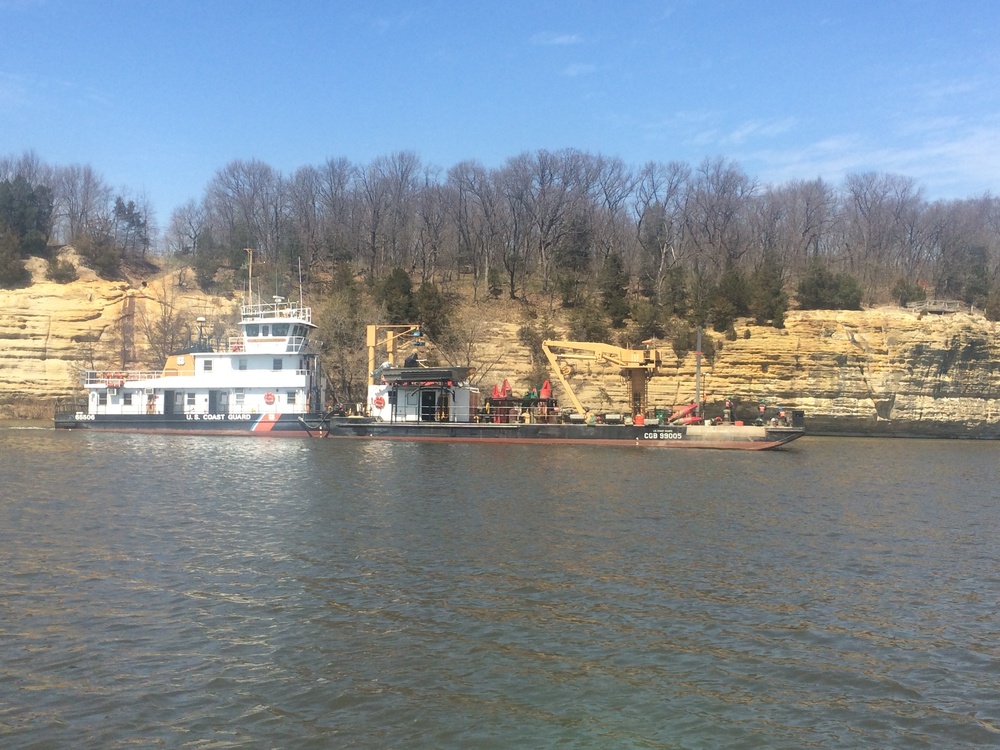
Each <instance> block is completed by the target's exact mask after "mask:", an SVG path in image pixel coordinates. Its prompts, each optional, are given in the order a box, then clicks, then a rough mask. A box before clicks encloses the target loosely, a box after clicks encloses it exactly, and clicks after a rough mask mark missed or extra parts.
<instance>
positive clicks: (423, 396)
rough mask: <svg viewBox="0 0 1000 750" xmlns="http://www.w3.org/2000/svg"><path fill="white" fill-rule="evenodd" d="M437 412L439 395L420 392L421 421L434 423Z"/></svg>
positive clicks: (430, 392) (431, 392) (432, 392)
mask: <svg viewBox="0 0 1000 750" xmlns="http://www.w3.org/2000/svg"><path fill="white" fill-rule="evenodd" d="M436 411H437V393H436V392H435V391H420V421H421V422H433V421H434V417H435V412H436Z"/></svg>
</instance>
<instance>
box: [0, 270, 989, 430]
mask: <svg viewBox="0 0 1000 750" xmlns="http://www.w3.org/2000/svg"><path fill="white" fill-rule="evenodd" d="M29 267H30V268H31V270H32V273H33V275H34V278H35V282H34V283H33V284H32V285H31V286H30V287H27V288H25V289H18V290H0V411H3V412H4V413H6V414H7V415H17V414H18V405H23V404H47V405H48V409H49V412H48V414H49V415H51V410H52V408H54V406H55V402H56V401H57V400H59V399H66V398H71V397H75V396H79V395H80V394H81V393H82V390H81V387H80V382H81V375H82V373H83V371H85V370H87V369H97V370H101V369H117V365H118V363H120V362H121V360H122V355H123V353H124V352H127V357H126V359H127V360H128V361H129V366H130V367H137V366H141V365H142V364H145V365H147V366H148V365H149V364H151V363H149V362H148V361H147V362H143V359H144V358H145V359H147V360H148V359H149V358H150V355H149V349H148V346H147V345H146V342H145V339H144V337H143V335H142V333H143V330H144V328H148V325H149V321H150V319H151V318H155V317H156V316H157V315H159V314H160V312H159V311H160V310H162V309H163V305H164V304H165V303H167V304H168V306H169V307H170V308H171V309H172V310H173V311H174V312H175V314H177V315H179V316H180V318H182V319H184V320H186V321H188V322H187V323H186V324H185V325H186V326H187V327H188V331H189V334H188V335H190V332H191V330H192V329H193V327H194V320H195V318H196V317H197V316H204V317H206V318H207V319H208V321H209V322H208V325H209V326H214V327H216V329H217V330H218V327H219V326H221V325H223V324H225V323H226V322H227V321H228V322H232V320H233V319H234V317H233V311H234V307H235V303H234V302H233V301H232V300H228V299H221V298H212V297H206V296H205V295H202V294H200V293H198V292H197V291H196V290H194V289H192V288H186V286H185V285H184V283H183V272H181V274H180V276H179V275H178V274H163V275H162V276H160V277H158V278H156V279H151V280H149V281H148V284H145V283H143V282H136V283H134V284H133V283H128V282H109V281H104V280H101V279H99V278H98V277H97V276H96V275H95V274H94V273H93V272H92V271H90V270H88V269H86V268H84V267H80V269H79V273H80V278H79V280H78V281H76V282H73V283H70V284H55V283H52V282H48V281H46V280H45V278H44V264H43V263H42V262H41V261H30V262H29ZM187 287H190V285H187ZM508 312H509V311H508ZM478 314H479V315H480V316H481V317H483V318H488V319H489V320H490V321H493V322H490V323H487V322H484V323H482V324H481V326H480V328H479V332H478V334H477V343H476V345H475V347H474V349H475V352H474V355H473V360H474V361H473V364H474V365H476V366H477V368H478V371H479V372H478V376H477V377H478V379H479V385H480V386H481V387H482V389H483V390H484V391H485V392H487V393H488V392H489V391H490V390H492V386H493V384H494V383H501V382H502V381H503V380H504V379H507V380H508V381H509V382H510V384H511V385H512V386H513V388H514V391H515V393H516V394H520V393H523V392H525V391H527V390H528V389H529V388H530V387H531V386H532V385H535V384H537V383H535V382H533V381H532V377H531V373H532V371H533V369H537V368H535V363H533V361H532V354H531V352H530V351H529V349H528V348H527V347H526V346H524V345H523V344H522V343H521V342H520V341H519V339H518V335H517V333H518V329H519V328H520V324H519V323H517V322H513V321H512V320H510V318H516V317H517V316H516V315H514V314H511V315H507V314H506V313H504V314H500V315H498V314H497V311H496V310H494V309H492V308H491V304H490V303H487V304H486V305H483V306H482V307H481V308H479V313H478ZM470 315H471V313H470ZM466 317H468V316H466ZM505 318H506V320H505ZM498 319H499V321H500V322H496V321H498ZM143 321H144V322H145V323H146V325H141V324H140V323H141V322H143ZM195 333H196V331H195ZM557 335H559V336H562V337H564V338H565V337H567V334H566V329H565V328H562V329H561V330H560V329H559V328H558V326H557ZM704 335H705V336H706V337H708V336H711V339H712V342H713V344H714V355H713V357H712V358H711V359H708V358H703V359H702V363H701V368H700V369H701V376H702V377H701V397H702V399H703V401H704V402H705V404H706V414H707V415H708V416H709V417H712V416H715V415H717V414H721V411H722V403H723V401H724V400H725V399H726V398H733V399H734V400H735V401H736V403H737V414H736V416H737V417H738V418H740V419H743V420H746V421H752V420H753V419H755V418H756V417H757V413H758V412H757V408H758V404H759V403H765V404H766V405H767V406H768V408H769V412H768V413H769V414H771V413H773V410H774V409H775V408H776V407H777V406H782V407H784V408H786V409H802V410H804V411H805V413H806V419H807V427H808V428H809V430H810V431H811V432H814V433H838V434H895V435H937V436H963V437H965V436H972V437H1000V428H998V426H997V425H998V423H1000V372H998V367H997V357H998V353H1000V340H998V335H997V328H996V324H994V323H991V322H989V321H987V320H986V319H985V318H984V317H983V316H981V315H979V314H976V313H973V312H956V313H949V314H942V315H931V314H923V315H920V314H917V313H915V312H912V311H908V310H902V309H897V308H884V309H872V310H865V311H861V312H845V311H823V310H817V311H792V312H790V313H789V314H788V316H787V319H786V327H785V328H784V329H781V330H778V329H774V328H771V327H768V326H756V325H752V324H750V323H748V322H747V321H740V322H739V323H738V324H737V325H736V338H735V340H726V339H725V338H724V337H722V336H720V335H718V334H714V333H712V334H709V333H707V332H706V333H705V334H704ZM659 348H660V350H661V357H662V366H661V368H660V370H659V372H658V373H657V374H656V375H655V376H654V377H652V378H651V379H650V380H649V383H648V401H649V404H650V407H651V408H662V409H664V410H670V409H671V408H672V407H674V406H676V405H680V404H685V403H689V402H690V401H692V400H693V399H694V398H695V382H696V362H697V358H696V356H695V354H694V353H688V354H687V355H685V356H684V357H682V358H680V359H678V358H677V357H676V355H675V354H674V353H673V351H672V350H671V349H670V348H669V346H666V345H663V346H660V347H659ZM703 348H704V349H705V350H710V347H708V346H705V347H703ZM564 373H565V374H566V376H567V380H568V382H569V384H570V386H571V387H572V388H573V390H574V392H575V393H576V394H577V396H578V397H579V399H580V400H581V401H582V402H583V404H585V405H587V406H588V407H590V408H591V409H593V410H595V411H604V412H612V411H614V412H621V413H628V410H629V405H628V385H627V383H626V381H625V380H624V379H623V378H622V377H621V376H620V373H619V371H618V368H616V367H613V366H611V365H607V364H602V363H600V362H595V361H585V360H576V361H573V362H569V363H566V364H565V365H564ZM550 380H551V382H552V385H553V387H554V395H555V396H556V397H557V398H559V399H560V403H561V404H562V405H563V407H564V409H568V408H570V400H569V399H568V398H567V397H566V394H565V393H563V392H562V387H561V385H560V384H559V382H558V380H557V379H556V378H555V377H554V376H552V375H550ZM39 416H43V415H39Z"/></svg>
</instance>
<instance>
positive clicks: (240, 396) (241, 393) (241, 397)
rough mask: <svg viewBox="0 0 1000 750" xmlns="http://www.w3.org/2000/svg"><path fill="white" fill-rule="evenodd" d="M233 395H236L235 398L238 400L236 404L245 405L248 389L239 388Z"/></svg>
mask: <svg viewBox="0 0 1000 750" xmlns="http://www.w3.org/2000/svg"><path fill="white" fill-rule="evenodd" d="M233 396H234V397H235V399H234V400H235V401H236V405H237V406H243V402H244V401H245V400H246V396H247V394H246V391H244V390H243V389H242V388H237V389H236V391H235V392H234V394H233Z"/></svg>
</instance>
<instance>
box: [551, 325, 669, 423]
mask: <svg viewBox="0 0 1000 750" xmlns="http://www.w3.org/2000/svg"><path fill="white" fill-rule="evenodd" d="M542 351H543V352H545V357H546V358H547V359H548V360H549V365H550V366H551V370H552V372H553V373H554V374H555V376H556V378H558V380H559V382H560V383H561V384H562V387H563V389H564V390H565V392H566V394H567V395H568V396H569V398H570V401H572V402H573V406H574V408H576V411H577V413H578V414H583V413H584V408H583V405H582V404H581V403H580V399H579V398H577V396H576V393H574V392H573V389H572V388H571V387H570V385H569V383H568V382H567V380H566V377H565V376H564V375H563V372H562V368H561V367H560V366H559V361H560V360H570V359H572V360H589V361H591V362H607V363H608V364H610V365H614V366H617V367H619V368H621V376H622V377H623V378H624V379H625V380H626V382H628V387H629V406H630V408H631V409H632V414H645V413H646V408H647V405H648V404H647V388H646V386H647V383H648V381H649V379H650V378H651V377H652V376H653V375H655V374H656V372H657V370H658V369H659V367H660V352H659V350H657V349H654V348H650V347H647V348H643V349H622V348H621V347H617V346H611V345H610V344H598V343H593V342H589V341H554V340H545V341H543V342H542Z"/></svg>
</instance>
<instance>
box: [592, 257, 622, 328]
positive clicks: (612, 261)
mask: <svg viewBox="0 0 1000 750" xmlns="http://www.w3.org/2000/svg"><path fill="white" fill-rule="evenodd" d="M628 283H629V278H628V274H627V273H625V263H624V261H622V258H621V256H620V255H619V254H618V253H609V254H608V257H607V258H605V259H604V265H603V266H602V267H601V273H600V276H599V277H598V280H597V285H598V289H599V290H600V294H601V307H602V308H603V309H604V311H605V312H606V313H607V314H608V315H610V316H611V326H612V327H613V328H622V327H623V326H624V325H625V318H627V317H628V314H629V307H628V300H627V299H626V296H625V295H626V293H627V290H628Z"/></svg>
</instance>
